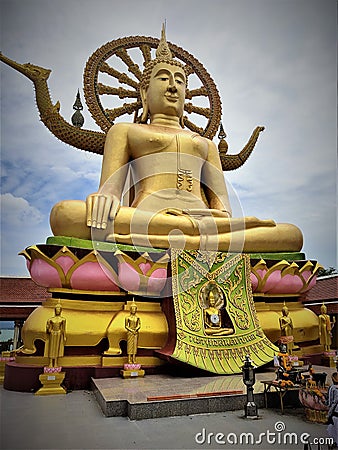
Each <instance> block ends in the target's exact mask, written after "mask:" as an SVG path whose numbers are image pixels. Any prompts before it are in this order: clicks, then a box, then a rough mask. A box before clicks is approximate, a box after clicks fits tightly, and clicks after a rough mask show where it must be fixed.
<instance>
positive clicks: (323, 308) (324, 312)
mask: <svg viewBox="0 0 338 450" xmlns="http://www.w3.org/2000/svg"><path fill="white" fill-rule="evenodd" d="M320 312H321V313H322V314H326V313H327V308H326V306H325V305H324V303H323V304H322V306H321V307H320Z"/></svg>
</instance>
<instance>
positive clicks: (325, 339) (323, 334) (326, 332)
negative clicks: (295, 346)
mask: <svg viewBox="0 0 338 450" xmlns="http://www.w3.org/2000/svg"><path fill="white" fill-rule="evenodd" d="M318 319H319V330H318V331H319V342H320V344H321V345H322V346H323V349H324V352H329V351H330V347H331V344H332V328H333V327H334V324H335V323H336V321H335V318H333V321H332V322H331V318H330V316H329V315H328V314H327V308H326V305H324V303H323V304H322V306H321V307H320V314H319V316H318Z"/></svg>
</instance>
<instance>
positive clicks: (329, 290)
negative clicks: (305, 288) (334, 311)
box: [302, 275, 338, 303]
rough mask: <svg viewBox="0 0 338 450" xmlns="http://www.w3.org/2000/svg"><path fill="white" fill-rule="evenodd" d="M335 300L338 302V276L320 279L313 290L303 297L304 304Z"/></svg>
mask: <svg viewBox="0 0 338 450" xmlns="http://www.w3.org/2000/svg"><path fill="white" fill-rule="evenodd" d="M334 300H338V275H328V276H327V277H322V278H318V279H317V283H316V284H315V285H314V286H313V288H312V289H311V290H310V291H309V292H306V293H305V294H304V295H303V297H302V301H303V303H304V302H314V301H324V302H325V301H334Z"/></svg>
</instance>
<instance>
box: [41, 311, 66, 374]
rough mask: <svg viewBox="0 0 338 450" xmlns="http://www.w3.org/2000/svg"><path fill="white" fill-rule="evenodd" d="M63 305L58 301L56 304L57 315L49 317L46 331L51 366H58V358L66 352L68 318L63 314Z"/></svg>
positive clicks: (46, 351)
mask: <svg viewBox="0 0 338 450" xmlns="http://www.w3.org/2000/svg"><path fill="white" fill-rule="evenodd" d="M61 311H62V306H61V304H60V303H58V304H57V305H56V306H55V316H54V317H52V318H50V319H48V321H47V325H46V333H47V336H48V341H47V343H46V349H45V355H47V356H48V358H49V367H57V362H58V358H59V357H61V356H63V354H64V346H65V342H66V319H65V318H64V317H62V316H61Z"/></svg>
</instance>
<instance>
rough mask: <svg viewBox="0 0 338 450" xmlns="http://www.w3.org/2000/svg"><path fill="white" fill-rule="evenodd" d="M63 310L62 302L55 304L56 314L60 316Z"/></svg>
mask: <svg viewBox="0 0 338 450" xmlns="http://www.w3.org/2000/svg"><path fill="white" fill-rule="evenodd" d="M61 311H62V306H61V304H60V303H58V304H57V305H56V306H55V315H56V316H59V315H60V314H61Z"/></svg>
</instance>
